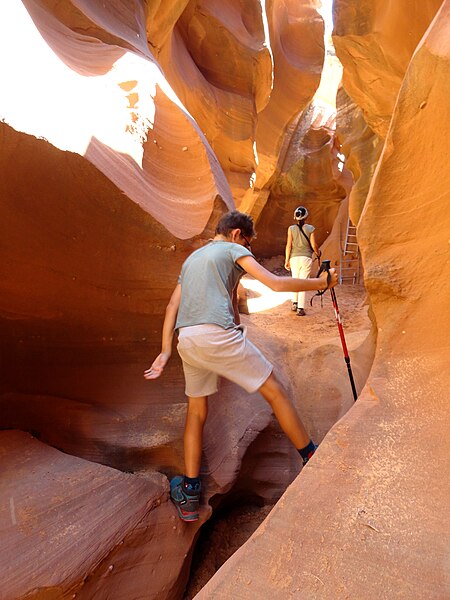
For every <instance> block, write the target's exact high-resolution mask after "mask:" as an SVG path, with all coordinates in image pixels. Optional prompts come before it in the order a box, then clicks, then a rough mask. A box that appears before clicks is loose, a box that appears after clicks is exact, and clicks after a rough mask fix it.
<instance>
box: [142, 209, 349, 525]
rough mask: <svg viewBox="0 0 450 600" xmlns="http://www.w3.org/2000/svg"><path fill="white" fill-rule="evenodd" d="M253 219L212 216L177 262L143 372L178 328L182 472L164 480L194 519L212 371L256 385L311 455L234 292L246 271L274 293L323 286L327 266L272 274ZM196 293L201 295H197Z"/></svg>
mask: <svg viewBox="0 0 450 600" xmlns="http://www.w3.org/2000/svg"><path fill="white" fill-rule="evenodd" d="M255 235H256V234H255V230H254V226H253V220H252V218H251V217H250V216H249V215H246V214H244V213H241V212H238V211H236V210H235V211H231V212H229V213H226V214H225V215H223V216H222V218H221V219H220V221H219V223H218V225H217V228H216V233H215V237H214V239H213V240H211V241H210V242H209V243H208V244H206V245H205V246H203V247H202V248H199V249H198V250H196V251H195V252H193V253H192V254H191V255H190V256H189V257H188V258H187V259H186V261H185V262H184V264H183V266H182V269H181V274H180V277H179V280H178V284H177V286H176V287H175V290H174V292H173V294H172V296H171V298H170V300H169V304H168V305H167V308H166V314H165V319H164V324H163V331H162V348H161V353H160V354H159V355H158V356H157V358H156V359H155V361H154V362H153V364H152V366H151V367H150V368H149V369H147V370H146V371H145V372H144V377H145V378H146V379H156V378H157V377H159V376H160V375H161V374H162V372H163V370H164V367H165V366H166V364H167V361H168V360H169V358H170V355H171V353H172V340H173V335H174V332H175V330H177V331H178V346H177V349H178V353H179V355H180V357H181V360H182V364H183V371H184V377H185V383H186V395H187V397H188V408H187V415H186V425H185V430H184V460H185V474H184V476H177V477H175V478H174V479H172V481H171V482H170V495H171V498H172V501H173V502H174V504H175V506H176V507H177V510H178V514H179V516H180V517H181V519H182V520H183V521H196V520H197V519H198V514H199V513H198V510H199V500H200V492H201V482H200V477H199V475H200V463H201V455H202V442H203V427H204V424H205V422H206V417H207V414H208V396H210V395H211V394H214V393H215V392H217V389H218V378H219V376H221V377H225V378H226V379H229V380H230V381H233V382H234V383H237V384H238V385H240V386H241V387H243V388H244V389H245V390H246V391H247V392H248V393H253V392H256V391H259V392H260V393H261V395H262V396H263V397H264V399H265V400H266V401H267V402H268V403H269V405H270V406H271V408H272V410H273V412H274V414H275V416H276V418H277V419H278V422H279V424H280V426H281V428H282V429H283V431H284V432H285V434H286V435H287V437H288V438H289V440H290V441H291V442H292V443H293V444H294V446H295V447H296V448H297V450H298V452H299V454H300V456H301V458H302V461H303V464H306V463H307V462H308V460H309V459H310V458H311V456H312V455H313V454H314V451H315V449H316V445H315V444H314V442H313V441H312V440H311V439H310V437H309V435H308V433H307V432H306V430H305V427H304V425H303V423H302V421H301V420H300V417H299V416H298V414H297V411H296V410H295V408H294V406H293V404H292V402H291V401H290V399H289V398H288V396H287V393H286V391H285V390H284V388H283V387H282V385H281V384H280V383H279V381H278V380H277V378H276V377H275V375H274V373H273V366H272V364H271V363H270V362H269V361H268V360H267V359H266V358H265V356H264V355H263V354H262V353H261V352H260V351H259V350H258V348H256V346H254V345H253V344H252V343H251V342H250V341H249V340H248V339H246V336H245V332H244V331H243V329H242V328H241V327H239V325H238V323H239V317H238V315H237V311H236V310H235V308H234V306H235V302H234V300H235V293H236V288H237V284H238V282H239V280H240V278H241V277H242V275H243V274H244V273H245V272H247V273H248V274H249V275H251V276H252V277H254V278H255V279H257V280H258V281H260V282H262V283H263V284H264V285H267V286H268V287H269V288H270V289H272V290H274V291H279V292H289V291H290V292H294V291H310V290H325V289H327V288H328V287H334V286H335V285H336V283H337V275H336V273H335V270H334V269H331V271H330V272H329V274H327V273H326V272H325V273H323V274H322V276H321V277H319V278H315V279H295V278H291V277H278V276H276V275H274V274H273V273H271V272H270V271H268V270H267V269H265V268H264V267H262V266H261V265H260V264H259V263H258V262H257V261H256V259H255V257H254V256H253V254H252V253H251V250H250V241H251V240H252V238H254V237H255ZM201 298H205V299H208V300H207V302H206V301H205V302H202V301H201V300H199V299H201Z"/></svg>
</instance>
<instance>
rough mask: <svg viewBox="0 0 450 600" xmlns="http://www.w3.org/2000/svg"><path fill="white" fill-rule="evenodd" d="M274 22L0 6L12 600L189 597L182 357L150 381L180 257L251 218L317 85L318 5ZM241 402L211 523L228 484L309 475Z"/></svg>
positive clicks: (217, 420)
mask: <svg viewBox="0 0 450 600" xmlns="http://www.w3.org/2000/svg"><path fill="white" fill-rule="evenodd" d="M263 6H264V5H263V4H262V3H260V2H259V1H256V0H255V1H251V2H247V1H246V2H242V1H239V0H228V1H226V2H220V3H219V2H199V1H191V2H189V1H188V0H173V1H171V2H164V3H162V2H157V1H156V0H155V1H152V2H139V1H138V0H134V1H133V2H128V1H127V2H125V1H120V0H115V1H111V2H107V3H105V2H100V1H98V2H97V1H96V2H92V1H89V2H88V1H87V0H86V1H84V0H73V1H69V0H64V1H63V2H59V1H58V2H57V1H56V0H55V1H54V0H25V1H24V2H23V3H22V2H20V1H19V0H8V1H7V2H5V3H3V4H2V6H1V8H0V44H1V50H2V55H3V56H7V57H8V60H5V61H2V63H1V76H2V81H3V82H5V85H2V94H1V97H0V117H1V123H0V174H1V181H2V186H1V203H0V213H1V214H0V218H1V222H2V244H1V253H2V255H1V259H2V260H1V262H2V277H1V283H0V286H1V287H0V290H1V300H0V316H1V319H0V328H1V362H2V365H1V366H2V380H1V384H0V385H1V390H0V392H1V397H0V406H1V412H0V414H1V417H0V428H1V429H2V431H1V432H0V448H1V454H2V461H3V464H4V466H5V470H4V474H5V476H4V477H3V478H2V480H1V484H0V485H1V487H0V491H1V494H2V503H1V506H2V509H1V520H2V523H3V524H4V531H5V538H4V539H5V540H7V541H6V542H5V544H4V545H3V547H2V551H1V561H0V564H1V565H2V566H1V569H2V572H1V580H2V586H1V592H2V594H3V596H4V598H5V600H11V599H13V598H14V599H16V598H24V597H27V598H29V599H30V598H36V599H37V598H40V599H41V600H42V599H46V598H53V597H58V598H66V597H67V598H72V597H73V595H74V594H75V595H76V597H77V598H86V599H89V600H91V599H92V598H94V597H95V598H98V599H100V598H115V599H121V598H123V599H127V600H129V599H130V598H137V597H139V594H141V593H144V592H142V590H146V591H145V593H148V594H149V595H150V597H152V598H153V597H154V598H170V599H173V598H177V597H180V594H181V593H182V590H183V588H184V583H185V581H186V578H187V575H188V567H189V561H190V557H191V552H192V547H193V541H194V538H195V536H196V535H197V533H198V527H196V526H194V527H193V528H192V527H191V529H190V530H187V529H186V528H185V527H181V526H180V525H179V523H178V522H174V519H173V517H174V510H173V507H172V506H170V504H169V503H168V498H167V489H168V483H167V479H166V478H165V477H164V476H163V475H161V473H162V474H164V475H167V476H168V477H170V476H171V475H173V474H175V473H176V472H180V471H181V470H182V439H181V437H182V426H183V419H184V410H185V406H184V394H183V384H182V374H181V369H180V364H179V362H178V360H177V358H176V357H174V358H173V359H172V363H171V365H170V366H169V368H168V369H167V373H166V375H165V378H163V379H161V380H160V381H158V382H154V383H152V384H149V383H148V382H144V380H143V378H142V371H143V369H144V368H145V367H146V366H147V364H148V361H149V360H150V359H151V358H152V357H153V356H154V355H155V354H156V353H157V352H158V351H159V350H158V349H159V338H160V333H161V331H160V330H161V324H162V317H163V312H164V307H165V305H166V303H167V300H168V298H169V295H170V292H171V290H172V288H173V286H174V285H175V282H176V278H177V275H178V272H179V268H180V265H181V263H182V262H183V260H184V258H185V257H186V256H187V254H188V253H189V252H191V251H192V250H193V249H195V248H197V247H198V246H199V245H201V244H203V243H204V241H205V240H206V239H208V238H209V237H211V235H212V233H213V229H214V225H215V223H216V222H217V220H218V218H219V216H220V215H221V214H222V213H223V212H224V211H226V210H227V209H228V208H232V207H233V206H235V204H237V205H238V206H244V205H245V207H246V208H247V209H248V210H250V211H251V212H252V213H253V214H254V215H255V217H259V215H260V214H261V212H262V210H263V208H264V206H265V201H264V202H262V200H261V199H262V198H265V200H266V199H267V197H268V194H267V193H266V192H265V190H264V186H265V184H266V181H267V180H269V179H270V177H271V176H272V173H273V172H274V171H275V168H276V165H277V163H278V162H279V157H280V153H281V149H282V147H284V145H286V144H287V141H286V138H287V135H288V133H289V131H290V130H289V128H290V125H291V123H292V121H293V120H294V119H296V118H297V117H298V115H299V113H300V112H301V111H303V110H304V109H305V108H306V106H307V105H308V103H309V102H310V100H311V98H312V96H313V94H314V91H315V89H316V87H317V85H318V83H319V79H320V71H321V65H322V62H323V52H324V50H323V39H322V36H323V22H322V19H321V17H320V16H319V14H318V12H317V10H316V2H314V1H313V0H302V2H297V1H295V2H294V1H292V2H285V1H281V0H273V1H272V2H267V3H266V7H267V11H266V12H264V10H263ZM298 39H300V40H301V43H300V44H297V40H298ZM272 88H273V89H272ZM319 145H320V144H319ZM325 145H326V144H325ZM252 186H253V187H252ZM260 190H262V191H261V193H260ZM233 196H234V198H233ZM262 335H263V337H264V334H262ZM265 342H266V344H267V353H268V356H269V358H270V357H272V358H273V359H274V360H275V358H276V356H277V352H278V348H277V345H276V344H274V343H273V341H271V338H270V333H269V332H267V333H266V334H265ZM286 384H287V385H289V381H286ZM242 396H243V393H242V392H240V391H239V390H237V389H236V388H235V387H234V386H232V385H231V384H230V385H225V386H224V388H223V389H222V390H221V394H220V397H221V400H223V402H221V403H215V404H214V406H213V407H212V409H211V416H210V419H209V422H208V427H207V431H206V439H205V456H204V469H205V472H204V477H205V487H206V489H205V500H209V499H210V503H211V505H212V506H217V505H218V504H220V502H221V499H222V498H223V497H224V495H225V494H229V493H230V491H232V490H233V488H234V487H236V486H237V487H239V490H240V493H243V494H247V495H252V496H253V497H256V498H258V499H259V500H260V501H273V500H275V499H276V498H277V497H279V495H280V493H281V492H282V490H283V489H285V487H286V485H287V484H288V483H289V482H290V481H291V480H292V479H293V477H294V476H295V475H296V473H297V472H298V459H297V457H296V456H295V453H294V455H293V454H292V450H291V449H290V447H289V445H288V444H287V443H286V442H284V441H282V442H280V440H279V434H278V430H277V429H276V428H274V427H273V420H272V417H271V414H270V411H269V409H268V407H267V406H266V405H265V404H264V403H263V402H262V400H261V399H260V398H258V397H256V396H255V397H254V398H252V401H253V402H252V403H246V404H245V405H244V408H242V407H240V400H241V398H242ZM238 407H240V408H239V410H238ZM255 407H256V409H255ZM225 416H226V418H225ZM224 423H226V426H225V427H224ZM3 430H22V432H20V431H16V432H12V433H11V432H10V431H3ZM25 432H30V433H32V435H33V439H31V438H30V437H29V435H28V434H27V433H25ZM218 432H220V437H221V439H222V440H223V443H222V444H220V446H218V445H217V443H216V439H217V436H218V435H219V434H218ZM38 440H40V441H38ZM49 446H53V448H49ZM245 461H247V462H246V473H247V474H248V473H250V472H251V471H252V469H253V470H255V473H257V474H258V475H257V476H256V475H255V477H254V478H253V479H252V478H251V477H247V478H240V470H241V467H242V464H243V462H245ZM279 464H283V465H284V466H283V468H280V467H279ZM99 489H100V490H101V493H99V492H98V490H99ZM74 490H77V494H78V495H77V496H75V495H74ZM77 498H79V500H77ZM130 498H133V500H132V502H130ZM127 503H130V504H133V505H127V506H125V507H124V506H123V504H127ZM114 513H117V518H116V519H114V518H113V515H114ZM208 516H209V509H208V508H206V507H205V508H204V510H203V514H202V520H204V519H206V518H208ZM99 532H100V533H99ZM31 540H33V543H30V541H31ZM25 548H26V553H25V554H23V552H24V549H25ZM175 548H176V549H175ZM11 556H12V557H13V558H12V559H11Z"/></svg>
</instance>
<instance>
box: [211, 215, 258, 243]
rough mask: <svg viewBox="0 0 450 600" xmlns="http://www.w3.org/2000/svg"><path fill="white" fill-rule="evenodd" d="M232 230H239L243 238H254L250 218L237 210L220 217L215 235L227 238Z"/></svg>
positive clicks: (254, 233)
mask: <svg viewBox="0 0 450 600" xmlns="http://www.w3.org/2000/svg"><path fill="white" fill-rule="evenodd" d="M233 229H240V230H241V232H242V234H243V235H245V237H249V238H252V237H256V231H255V228H254V225H253V219H252V217H251V216H250V215H247V214H245V213H241V212H239V211H238V210H231V211H230V212H228V213H225V214H224V215H223V216H222V217H221V219H220V221H219V222H218V223H217V227H216V235H224V236H228V234H229V233H230V231H232V230H233Z"/></svg>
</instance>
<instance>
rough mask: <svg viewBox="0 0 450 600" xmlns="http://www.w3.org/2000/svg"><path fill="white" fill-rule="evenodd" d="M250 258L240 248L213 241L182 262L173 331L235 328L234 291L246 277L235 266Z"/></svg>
mask: <svg viewBox="0 0 450 600" xmlns="http://www.w3.org/2000/svg"><path fill="white" fill-rule="evenodd" d="M243 256H253V254H252V253H251V252H250V251H249V250H247V248H245V247H244V246H241V245H240V244H235V243H233V242H225V241H222V240H212V241H211V242H209V243H208V244H206V246H203V247H202V248H199V249H198V250H196V251H195V252H193V253H192V254H191V255H190V256H189V257H188V258H187V259H186V260H185V262H184V264H183V266H182V268H181V274H180V277H179V279H178V283H181V301H180V307H179V309H178V316H177V322H176V325H175V329H179V328H180V327H190V326H192V325H202V324H206V323H210V324H215V325H219V326H220V327H223V328H224V329H230V328H231V327H235V326H236V323H235V322H234V311H233V303H232V295H233V290H234V288H235V287H236V286H237V284H238V282H239V279H240V278H241V277H242V275H243V274H244V273H245V271H244V269H242V267H240V266H239V265H238V264H237V262H236V261H237V260H238V259H239V258H242V257H243Z"/></svg>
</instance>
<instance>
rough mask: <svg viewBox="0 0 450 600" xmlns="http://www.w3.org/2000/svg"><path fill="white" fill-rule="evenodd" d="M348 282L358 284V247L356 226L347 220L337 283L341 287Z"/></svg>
mask: <svg viewBox="0 0 450 600" xmlns="http://www.w3.org/2000/svg"><path fill="white" fill-rule="evenodd" d="M350 280H351V282H352V283H353V284H355V283H359V246H358V240H357V239H356V226H355V225H353V224H352V222H351V221H350V218H349V219H348V222H347V231H346V233H345V242H344V248H343V249H341V261H340V263H339V283H340V284H341V285H342V284H343V283H344V282H345V281H350Z"/></svg>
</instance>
